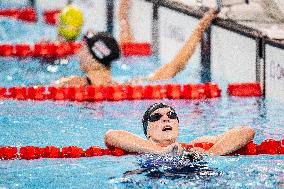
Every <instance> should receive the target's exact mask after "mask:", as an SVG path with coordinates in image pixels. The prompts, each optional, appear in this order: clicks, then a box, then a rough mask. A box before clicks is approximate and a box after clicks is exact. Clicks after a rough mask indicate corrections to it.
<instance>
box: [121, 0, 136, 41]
mask: <svg viewBox="0 0 284 189" xmlns="http://www.w3.org/2000/svg"><path fill="white" fill-rule="evenodd" d="M130 3H131V2H130V0H120V5H119V10H118V21H119V27H120V33H119V42H120V44H121V43H127V42H133V41H134V35H133V31H132V29H131V27H130V23H129V18H128V17H129V15H128V14H129V8H130Z"/></svg>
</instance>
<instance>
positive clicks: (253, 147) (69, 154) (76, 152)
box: [0, 139, 284, 160]
mask: <svg viewBox="0 0 284 189" xmlns="http://www.w3.org/2000/svg"><path fill="white" fill-rule="evenodd" d="M181 146H182V148H184V149H190V148H193V147H200V148H203V149H205V150H209V149H210V148H211V147H212V146H213V144H212V143H195V144H194V146H193V145H189V144H185V143H181ZM129 154H134V153H128V152H126V151H124V150H122V149H120V148H100V147H98V146H91V147H89V148H88V149H86V150H84V149H83V148H81V147H78V146H66V147H62V148H59V147H56V146H46V147H37V146H22V147H15V146H2V147H0V160H13V159H26V160H33V159H39V158H81V157H94V156H105V155H111V156H123V155H129ZM260 154H266V155H279V154H284V139H282V141H277V140H274V139H266V140H264V141H263V142H262V143H261V144H259V145H258V144H255V143H253V142H250V143H249V144H247V145H246V146H244V147H243V148H241V149H239V150H238V151H236V152H234V153H232V154H229V156H232V155H234V156H235V155H260Z"/></svg>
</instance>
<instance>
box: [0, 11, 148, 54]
mask: <svg viewBox="0 0 284 189" xmlns="http://www.w3.org/2000/svg"><path fill="white" fill-rule="evenodd" d="M60 11H61V10H60V9H55V10H45V11H43V18H44V21H45V23H46V24H49V25H57V20H58V19H57V16H58V14H59V13H60ZM1 16H5V17H9V18H14V19H18V20H22V21H26V22H36V21H37V13H36V11H35V9H33V8H32V7H27V8H9V9H0V17H1ZM70 44H72V43H70ZM74 44H76V46H75V47H73V46H71V48H70V47H69V46H70V45H68V44H66V43H58V42H55V43H38V44H35V45H34V46H31V45H28V44H17V45H12V44H0V56H6V57H7V56H16V57H30V56H31V57H59V58H60V57H62V56H67V55H70V54H74V53H76V52H77V50H78V48H77V47H80V46H81V45H79V46H78V42H77V43H74ZM120 48H121V51H122V55H123V56H125V57H128V56H151V55H152V47H151V44H150V43H148V42H128V43H122V44H121V45H120Z"/></svg>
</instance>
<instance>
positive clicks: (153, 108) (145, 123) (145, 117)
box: [142, 103, 179, 136]
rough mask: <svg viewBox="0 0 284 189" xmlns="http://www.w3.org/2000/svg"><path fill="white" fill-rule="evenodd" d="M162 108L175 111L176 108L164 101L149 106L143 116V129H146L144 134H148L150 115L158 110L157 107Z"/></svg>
mask: <svg viewBox="0 0 284 189" xmlns="http://www.w3.org/2000/svg"><path fill="white" fill-rule="evenodd" d="M160 108H170V109H171V110H172V111H173V112H175V110H174V109H173V108H172V107H171V106H169V105H167V104H164V103H155V104H153V105H152V106H150V107H149V108H148V110H147V111H146V112H145V113H144V115H143V118H142V123H143V130H144V134H145V135H146V136H147V128H148V119H149V116H150V115H151V114H152V113H153V112H154V111H156V110H157V109H160ZM177 120H178V121H179V119H178V118H177Z"/></svg>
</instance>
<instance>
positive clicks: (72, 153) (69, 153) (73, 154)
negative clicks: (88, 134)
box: [61, 146, 85, 158]
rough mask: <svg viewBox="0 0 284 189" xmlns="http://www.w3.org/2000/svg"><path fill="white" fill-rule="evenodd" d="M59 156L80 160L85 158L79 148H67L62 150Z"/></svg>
mask: <svg viewBox="0 0 284 189" xmlns="http://www.w3.org/2000/svg"><path fill="white" fill-rule="evenodd" d="M61 155H62V157H63V158H80V157H84V156H85V152H84V150H83V149H82V148H80V147H77V146H67V147H63V148H62V150H61Z"/></svg>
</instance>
